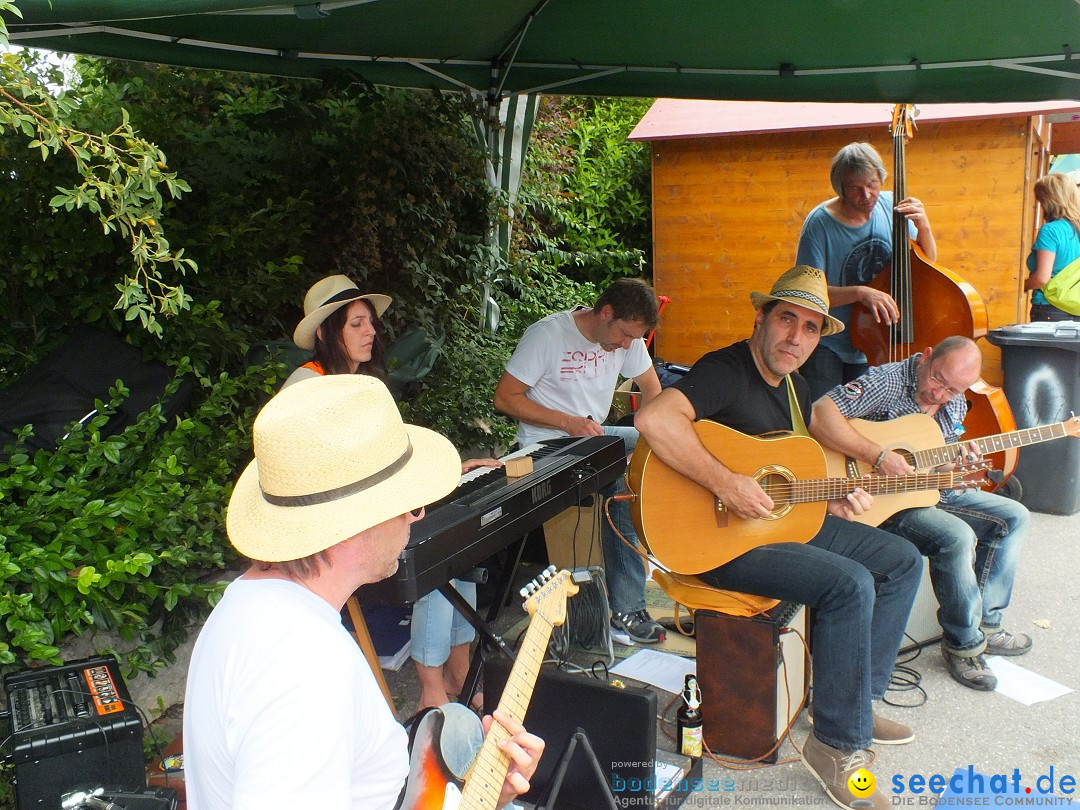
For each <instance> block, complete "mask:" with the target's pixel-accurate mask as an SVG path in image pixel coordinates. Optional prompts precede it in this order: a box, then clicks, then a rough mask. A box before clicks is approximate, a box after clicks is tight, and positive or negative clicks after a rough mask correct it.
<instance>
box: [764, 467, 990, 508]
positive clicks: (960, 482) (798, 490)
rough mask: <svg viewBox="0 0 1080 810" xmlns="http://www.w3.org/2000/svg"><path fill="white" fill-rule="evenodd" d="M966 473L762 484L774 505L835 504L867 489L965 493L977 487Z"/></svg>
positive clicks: (875, 491) (882, 492)
mask: <svg viewBox="0 0 1080 810" xmlns="http://www.w3.org/2000/svg"><path fill="white" fill-rule="evenodd" d="M969 475H970V471H968V472H966V473H956V472H945V473H933V472H927V473H914V474H912V475H866V476H863V477H861V478H809V479H802V480H795V481H782V482H775V483H774V482H769V481H766V482H765V483H763V484H762V487H761V488H762V489H763V490H764V491H765V494H766V495H768V496H769V497H770V498H772V499H773V502H774V503H777V504H780V503H809V502H811V501H832V500H836V499H837V498H843V497H844V496H845V495H850V494H851V493H852V492H854V491H855V490H856V489H863V490H866V492H868V493H870V494H871V495H900V494H903V493H905V492H917V491H921V490H927V489H962V488H964V487H970V486H973V485H974V484H973V483H972V482H971V481H969V480H968V479H967V477H966V476H969Z"/></svg>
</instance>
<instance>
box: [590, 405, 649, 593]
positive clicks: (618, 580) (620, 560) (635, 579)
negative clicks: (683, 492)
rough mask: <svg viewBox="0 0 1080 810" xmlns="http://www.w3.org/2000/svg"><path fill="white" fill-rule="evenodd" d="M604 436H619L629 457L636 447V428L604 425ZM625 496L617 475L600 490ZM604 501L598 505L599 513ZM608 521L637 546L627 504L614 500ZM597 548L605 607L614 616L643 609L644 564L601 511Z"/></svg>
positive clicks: (605, 495) (604, 494) (602, 494)
mask: <svg viewBox="0 0 1080 810" xmlns="http://www.w3.org/2000/svg"><path fill="white" fill-rule="evenodd" d="M604 434H605V435H607V436H619V437H620V438H622V440H623V442H624V443H625V444H626V453H627V455H629V454H630V453H632V452H633V451H634V448H635V447H636V446H637V440H638V432H637V428H633V427H623V426H618V425H604ZM625 493H626V480H625V478H624V477H623V476H621V475H620V476H619V477H618V478H616V479H615V480H614V481H612V482H611V483H610V484H608V485H607V486H605V487H603V488H602V489H601V490H600V497H601V498H603V499H607V498H610V497H612V496H613V495H623V494H625ZM602 509H603V502H601V510H602ZM610 512H611V519H612V521H614V523H615V526H616V527H618V529H619V531H620V532H621V533H622V536H623V537H625V538H626V539H627V540H628V541H629V542H630V543H632V544H633V545H635V546H637V545H638V536H637V532H636V531H635V530H634V522H633V521H632V520H631V518H630V503H629V502H628V501H613V502H612V504H611V509H610ZM600 548H601V550H602V551H603V553H604V573H605V576H606V578H607V590H608V607H610V608H611V610H612V611H614V612H616V613H633V612H634V611H636V610H644V609H645V565H644V562H643V561H642V559H641V556H640V555H639V554H636V553H635V552H633V551H631V550H630V549H628V548H627V547H626V546H625V545H624V544H623V542H622V541H621V540H619V538H618V536H617V535H616V534H615V532H614V531H612V529H611V525H610V524H609V523H608V521H607V517H605V515H604V513H603V511H601V513H600Z"/></svg>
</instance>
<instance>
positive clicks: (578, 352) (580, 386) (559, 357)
mask: <svg viewBox="0 0 1080 810" xmlns="http://www.w3.org/2000/svg"><path fill="white" fill-rule="evenodd" d="M581 309H584V307H576V308H575V309H572V310H569V311H567V312H556V313H555V314H553V315H548V316H547V317H546V318H542V319H541V320H539V321H537V322H536V323H534V324H533V325H532V326H530V327H529V328H528V329H526V330H525V334H524V335H522V336H521V342H520V343H518V345H517V348H516V349H515V350H514V354H513V356H512V357H511V358H510V361H509V362H508V363H507V364H506V370H507V371H508V372H509V373H510V375H511V376H513V377H514V378H516V379H518V380H520V381H521V382H523V383H524V384H525V385H527V386H529V390H528V391H527V392H526V393H525V396H527V397H528V398H529V399H531V400H532V401H533V402H535V403H537V404H538V405H543V406H544V407H546V408H552V409H554V410H557V411H562V412H563V413H569V414H573V415H574V416H591V417H592V418H593V419H595V420H596V421H597V422H603V421H604V420H605V419H606V418H607V415H608V411H610V410H611V400H612V397H613V396H614V395H615V386H616V385H618V383H619V377H620V376H623V377H629V378H633V377H637V376H640V375H641V374H644V373H645V372H646V371H648V370H649V368H650V367H651V366H652V360H651V359H650V358H649V352H648V350H647V349H646V348H645V341H644V340H642V339H640V338H639V339H638V340H635V341H634V342H633V343H632V344H631V345H630V348H629V349H616V350H615V351H613V352H606V351H604V350H603V349H602V348H600V344H599V343H593V342H592V341H591V340H589V339H588V338H586V337H585V336H584V335H583V334H581V330H580V329H578V327H577V323H576V321H575V320H574V315H573V313H574V312H577V311H579V310H581ZM565 435H567V434H566V433H565V431H562V430H556V429H555V428H546V427H540V426H538V425H530V424H528V423H526V422H518V432H517V440H518V444H520V445H521V446H522V447H525V446H526V445H529V444H533V443H534V442H538V441H540V440H541V439H551V438H555V437H556V436H565Z"/></svg>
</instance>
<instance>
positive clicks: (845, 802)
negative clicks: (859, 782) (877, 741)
mask: <svg viewBox="0 0 1080 810" xmlns="http://www.w3.org/2000/svg"><path fill="white" fill-rule="evenodd" d="M802 762H803V765H805V766H806V770H808V771H810V774H811V775H812V776H813V777H814V778H815V779H816V780H817V781H818V784H820V785H821V786H822V787H823V788H825V792H826V793H827V794H829V798H830V799H832V800H833V802H834V803H835V804H836V805H837V806H839V807H850V808H862V807H870V808H877V810H885V808H887V807H889V806H890V805H889V800H888V799H886V798H885V797H884V796H883V795H882V794H881V792H880V791H878V790H875V791H874V792H873V793H872V794H870V795H869V796H854V795H852V793H851V791H850V790H849V789H848V780H849V779H850V778H851V775H852V774H853V773H855V771H857V770H859V769H861V768H869V767H870V765H872V764H873V762H874V753H873V751H870V750H868V749H865V748H862V749H859V750H857V751H844V750H841V749H839V748H833V747H832V746H831V745H826V744H825V743H823V742H822V741H821V740H819V739H818V738H817V737H815V736H814V735H813V734H811V735H810V736H809V737H807V738H806V742H805V743H804V744H803V750H802Z"/></svg>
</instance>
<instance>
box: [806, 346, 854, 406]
mask: <svg viewBox="0 0 1080 810" xmlns="http://www.w3.org/2000/svg"><path fill="white" fill-rule="evenodd" d="M866 369H867V365H866V363H847V362H844V361H843V360H841V359H840V357H839V356H838V355H837V354H836V352H834V351H833V350H832V349H830V348H829V347H828V346H818V347H817V348H816V349H814V351H813V352H811V354H810V356H809V357H808V358H806V362H805V363H803V364H802V366H801V367H800V368H799V373H800V374H801V375H802V376H803V377H804V378H805V379H806V382H807V383H809V384H810V399H811V400H816V399H819V398H821V397H823V396H825V394H827V393H828V392H829V391H832V390H833V389H834V388H836V386H838V385H843V384H844V383H848V382H851V381H852V380H854V379H856V378H857V377H861V376H862V375H863V374H865V373H866Z"/></svg>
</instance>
